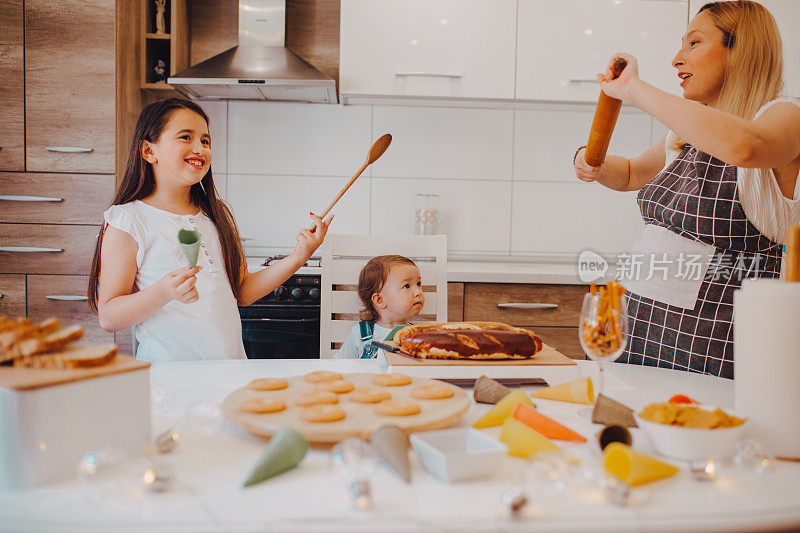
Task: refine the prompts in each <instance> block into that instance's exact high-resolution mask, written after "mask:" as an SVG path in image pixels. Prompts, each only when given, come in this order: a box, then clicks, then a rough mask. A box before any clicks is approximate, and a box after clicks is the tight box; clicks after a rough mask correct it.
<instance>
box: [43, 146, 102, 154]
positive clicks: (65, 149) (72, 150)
mask: <svg viewBox="0 0 800 533" xmlns="http://www.w3.org/2000/svg"><path fill="white" fill-rule="evenodd" d="M45 150H47V151H48V152H58V153H62V154H85V153H88V152H94V148H81V147H80V146H48V147H47V148H45Z"/></svg>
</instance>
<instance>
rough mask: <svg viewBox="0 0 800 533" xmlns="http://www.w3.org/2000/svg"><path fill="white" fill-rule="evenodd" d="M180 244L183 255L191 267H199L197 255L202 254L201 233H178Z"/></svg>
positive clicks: (184, 231)
mask: <svg viewBox="0 0 800 533" xmlns="http://www.w3.org/2000/svg"><path fill="white" fill-rule="evenodd" d="M178 242H179V243H180V245H181V250H183V255H185V256H186V259H187V261H189V266H190V267H192V268H194V267H196V266H197V254H199V253H200V232H199V231H194V230H189V229H182V230H180V231H179V232H178Z"/></svg>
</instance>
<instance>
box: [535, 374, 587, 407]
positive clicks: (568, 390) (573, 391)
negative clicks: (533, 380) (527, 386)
mask: <svg viewBox="0 0 800 533" xmlns="http://www.w3.org/2000/svg"><path fill="white" fill-rule="evenodd" d="M531 396H533V397H534V398H542V399H544V400H558V401H561V402H572V403H585V404H587V405H591V404H592V402H594V391H593V390H592V380H591V379H590V378H583V379H578V380H575V381H570V382H567V383H562V384H561V385H556V386H555V387H547V388H545V389H542V390H540V391H536V392H534V393H533V394H532V395H531Z"/></svg>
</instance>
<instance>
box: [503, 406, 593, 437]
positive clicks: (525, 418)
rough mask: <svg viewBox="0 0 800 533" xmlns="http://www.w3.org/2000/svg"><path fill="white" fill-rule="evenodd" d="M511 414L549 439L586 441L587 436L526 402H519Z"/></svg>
mask: <svg viewBox="0 0 800 533" xmlns="http://www.w3.org/2000/svg"><path fill="white" fill-rule="evenodd" d="M511 416H512V417H513V418H514V419H515V420H519V421H520V422H522V423H523V424H525V425H526V426H528V427H529V428H531V429H534V430H536V431H538V432H539V433H541V434H542V435H544V436H545V437H547V438H548V439H556V440H569V441H574V442H586V438H585V437H583V436H581V435H578V434H577V433H575V432H574V431H572V430H571V429H569V428H568V427H566V426H562V425H561V424H559V423H558V422H556V421H555V420H553V419H552V418H548V417H546V416H544V415H543V414H542V413H540V412H539V411H537V410H536V409H533V408H531V407H528V406H527V405H525V404H522V403H518V404H517V405H516V407H514V411H513V412H512V413H511Z"/></svg>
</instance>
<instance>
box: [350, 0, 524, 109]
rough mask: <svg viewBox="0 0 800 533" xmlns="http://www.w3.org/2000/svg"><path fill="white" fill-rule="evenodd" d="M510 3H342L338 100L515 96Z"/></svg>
mask: <svg viewBox="0 0 800 533" xmlns="http://www.w3.org/2000/svg"><path fill="white" fill-rule="evenodd" d="M515 44H516V0H437V1H436V2H429V1H426V0H406V1H403V2H395V1H392V0H342V1H341V31H340V56H339V57H340V60H339V87H340V90H341V93H342V95H343V96H345V95H348V94H352V95H404V96H422V97H446V98H505V99H510V98H513V97H514V56H515V51H514V47H515Z"/></svg>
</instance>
